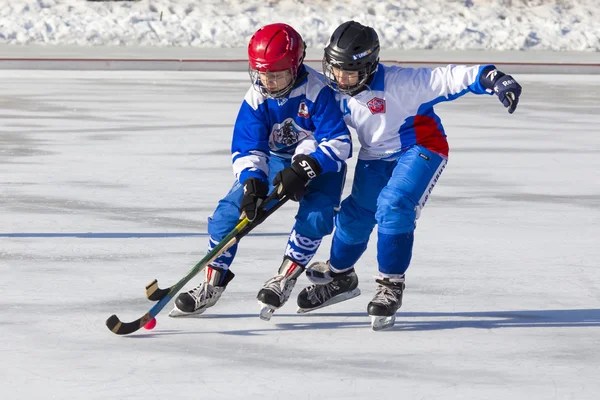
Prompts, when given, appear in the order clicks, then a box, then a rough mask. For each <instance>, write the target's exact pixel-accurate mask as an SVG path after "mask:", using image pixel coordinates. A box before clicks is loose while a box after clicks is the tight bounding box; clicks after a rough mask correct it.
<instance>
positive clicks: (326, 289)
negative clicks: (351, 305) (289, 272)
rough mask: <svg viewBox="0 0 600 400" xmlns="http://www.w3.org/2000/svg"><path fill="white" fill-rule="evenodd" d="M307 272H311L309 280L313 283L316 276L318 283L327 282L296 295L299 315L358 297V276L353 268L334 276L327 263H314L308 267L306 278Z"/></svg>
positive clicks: (312, 286) (307, 288)
mask: <svg viewBox="0 0 600 400" xmlns="http://www.w3.org/2000/svg"><path fill="white" fill-rule="evenodd" d="M308 271H311V274H310V277H309V279H310V280H313V281H314V279H315V278H313V276H317V277H318V278H317V279H318V280H319V282H327V281H329V282H327V283H319V284H314V285H311V286H308V287H306V288H304V289H302V291H301V292H300V294H299V295H298V311H297V312H298V313H299V314H303V313H307V312H310V311H313V310H316V309H318V308H323V307H327V306H330V305H332V304H336V303H340V302H342V301H344V300H349V299H351V298H353V297H356V296H358V295H360V289H359V288H358V276H356V273H355V272H354V268H352V269H351V270H348V271H345V272H343V273H340V274H336V273H335V272H333V271H331V270H330V269H329V262H327V263H323V262H316V263H313V264H311V265H310V266H309V267H308V269H307V276H308V275H309V273H308ZM327 278H329V279H327Z"/></svg>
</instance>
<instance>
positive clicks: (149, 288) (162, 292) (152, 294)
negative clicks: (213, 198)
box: [146, 192, 288, 301]
mask: <svg viewBox="0 0 600 400" xmlns="http://www.w3.org/2000/svg"><path fill="white" fill-rule="evenodd" d="M275 198H276V195H275V192H273V193H271V195H270V196H269V197H268V198H267V199H265V202H264V204H265V205H267V204H269V202H271V201H272V200H274V199H275ZM287 200H288V199H287V197H286V198H284V199H282V200H280V201H279V202H277V203H275V205H274V206H273V207H272V208H270V209H269V210H265V209H264V208H263V211H262V212H259V214H258V216H257V217H256V218H255V219H254V221H252V222H248V224H247V225H246V226H244V227H242V228H241V229H240V230H238V231H237V234H236V236H235V238H236V241H235V242H233V243H232V244H231V245H230V246H227V249H228V248H229V247H231V246H233V245H234V244H235V243H237V242H239V241H240V239H241V238H243V237H244V236H246V235H247V234H248V233H249V232H250V231H251V230H253V229H254V228H255V227H257V226H258V225H260V224H261V223H262V222H263V221H264V220H265V219H266V218H267V217H268V216H269V215H271V214H272V213H274V212H275V211H277V209H278V208H279V207H281V206H282V205H283V204H284V203H285V202H286V201H287ZM243 221H244V220H243V219H242V220H240V222H239V223H242V222H243ZM238 227H239V224H238V225H237V226H236V229H238ZM226 238H227V237H226ZM223 240H225V239H223ZM221 243H222V241H221V242H219V244H221ZM219 244H217V246H215V248H214V249H216V248H217V247H218V246H219ZM214 249H213V250H214ZM227 249H224V250H223V251H222V252H221V253H219V255H217V256H216V257H215V259H216V258H217V257H219V256H220V255H221V254H223V253H224V252H225V250H227ZM212 261H213V260H212V259H211V260H210V261H209V262H207V263H206V264H207V265H208V264H210V263H211V262H212ZM201 262H202V261H200V263H201ZM190 272H191V271H190ZM198 272H200V270H198ZM196 274H197V273H196ZM174 286H175V285H173V286H171V287H168V288H166V289H161V288H159V287H158V281H157V280H156V279H154V280H153V281H152V282H150V283H149V284H147V285H146V298H147V299H148V300H150V301H160V300H161V299H162V298H163V297H165V296H166V295H167V294H168V293H169V292H170V291H171V290H172V289H173V287H174Z"/></svg>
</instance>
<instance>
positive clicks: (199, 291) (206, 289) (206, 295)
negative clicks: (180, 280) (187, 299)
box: [190, 282, 215, 307]
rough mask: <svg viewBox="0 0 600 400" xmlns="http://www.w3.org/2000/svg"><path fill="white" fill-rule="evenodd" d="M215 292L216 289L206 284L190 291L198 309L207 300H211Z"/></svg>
mask: <svg viewBox="0 0 600 400" xmlns="http://www.w3.org/2000/svg"><path fill="white" fill-rule="evenodd" d="M214 292H215V289H214V287H213V286H212V285H211V284H209V283H206V282H204V283H203V284H202V285H200V286H198V287H195V288H194V289H192V290H191V291H190V296H192V297H193V298H194V301H195V302H196V307H198V306H199V305H201V304H202V303H204V302H205V301H206V300H207V299H210V298H211V297H212V296H213V294H214Z"/></svg>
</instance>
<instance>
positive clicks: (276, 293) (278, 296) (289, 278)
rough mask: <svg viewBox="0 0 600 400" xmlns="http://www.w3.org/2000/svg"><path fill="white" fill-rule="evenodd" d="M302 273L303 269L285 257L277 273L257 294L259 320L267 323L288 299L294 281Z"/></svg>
mask: <svg viewBox="0 0 600 400" xmlns="http://www.w3.org/2000/svg"><path fill="white" fill-rule="evenodd" d="M303 272H304V267H302V266H300V265H298V264H296V263H295V262H294V261H292V260H291V259H289V258H287V257H285V258H284V259H283V263H282V264H281V266H280V267H279V272H278V273H277V275H275V276H274V277H273V278H271V279H269V280H268V281H266V282H265V284H264V285H263V288H262V289H261V290H260V291H259V292H258V295H257V296H256V298H257V299H258V304H259V305H260V306H261V310H260V315H259V316H260V319H262V320H264V321H269V320H270V319H271V317H272V316H273V313H274V312H275V310H277V309H278V308H280V307H281V306H283V305H284V304H285V302H286V301H287V300H288V299H289V298H290V295H291V294H292V290H293V289H294V285H295V284H296V280H297V279H298V277H299V276H300V275H302V273H303Z"/></svg>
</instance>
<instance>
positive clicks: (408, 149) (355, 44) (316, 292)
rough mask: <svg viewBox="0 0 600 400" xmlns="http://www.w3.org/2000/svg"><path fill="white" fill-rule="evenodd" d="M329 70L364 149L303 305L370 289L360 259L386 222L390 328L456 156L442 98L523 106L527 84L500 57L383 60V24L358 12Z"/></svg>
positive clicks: (383, 310) (384, 279) (380, 324)
mask: <svg viewBox="0 0 600 400" xmlns="http://www.w3.org/2000/svg"><path fill="white" fill-rule="evenodd" d="M323 73H324V75H325V77H326V78H327V80H328V82H329V84H330V86H331V87H332V88H333V89H334V90H336V92H337V94H336V97H337V99H338V102H339V104H340V108H341V110H342V113H343V114H344V119H345V121H346V123H347V124H348V126H350V127H352V128H354V129H356V132H357V134H358V140H359V141H360V144H361V149H360V152H359V155H358V162H357V165H356V171H355V176H354V183H353V185H352V193H351V194H350V196H349V197H348V198H346V199H345V200H344V201H343V202H342V206H341V211H340V213H339V215H338V216H337V217H336V223H335V227H336V230H335V233H334V237H333V243H332V246H331V250H330V257H329V261H328V262H326V263H324V262H317V263H313V264H312V265H311V266H310V267H309V268H308V269H307V276H308V277H309V279H311V280H312V281H313V282H315V283H318V284H315V285H312V286H309V287H307V288H305V289H304V290H302V291H301V293H300V294H299V295H298V306H299V309H298V312H308V311H312V310H314V309H317V308H321V307H325V306H328V305H331V304H335V303H338V302H340V301H343V300H347V299H349V298H352V297H355V296H358V295H359V294H360V290H359V289H358V278H357V276H356V273H355V271H354V265H355V263H356V262H357V261H358V259H359V258H360V256H361V255H362V254H363V252H364V251H365V250H366V248H367V242H368V240H369V236H370V234H371V232H372V230H373V227H374V226H375V225H376V224H377V226H378V233H377V262H378V269H379V277H378V278H377V279H376V283H377V288H376V293H375V297H373V299H372V300H371V302H370V303H369V305H368V307H367V311H368V313H369V315H370V316H371V317H372V326H373V329H375V330H379V329H384V328H388V327H391V326H393V324H394V321H395V314H396V311H397V310H398V308H399V307H400V306H401V304H402V294H403V291H404V287H405V286H404V281H405V272H406V270H407V269H408V266H409V264H410V260H411V256H412V248H413V238H414V234H413V232H414V230H415V221H416V220H417V218H418V217H419V214H420V212H421V210H422V208H423V206H425V202H426V201H427V198H428V197H429V195H430V194H431V191H432V189H433V187H434V185H435V183H436V182H437V181H438V179H439V177H440V175H441V173H442V171H443V170H444V167H445V165H446V162H447V157H448V142H447V140H446V134H445V132H444V128H443V126H442V123H441V121H440V119H439V117H438V116H437V115H436V114H435V112H434V110H433V106H434V105H436V104H437V103H440V102H443V101H451V100H454V99H457V98H458V97H460V96H462V95H464V94H466V93H469V92H470V93H475V94H485V93H490V94H491V93H495V94H496V95H497V96H498V98H499V99H500V101H501V102H502V104H503V105H504V106H505V107H507V108H508V112H509V113H513V112H514V111H515V109H516V107H517V104H518V102H519V96H520V94H521V86H520V85H519V84H518V83H517V82H516V81H515V80H514V79H513V78H512V77H511V76H510V75H505V74H503V73H502V72H500V71H498V70H497V69H496V68H495V67H494V66H493V65H482V66H472V67H469V66H461V65H458V66H457V65H448V66H446V67H442V68H434V69H430V68H420V69H412V68H401V67H397V66H386V65H384V64H381V63H379V39H378V37H377V33H376V32H375V30H374V29H373V28H370V27H367V26H363V25H361V24H359V23H357V22H354V21H349V22H345V23H343V24H342V25H340V26H339V27H338V28H337V29H336V30H335V32H334V33H333V35H332V36H331V40H330V43H329V44H328V46H327V47H326V48H325V56H324V58H323Z"/></svg>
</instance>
